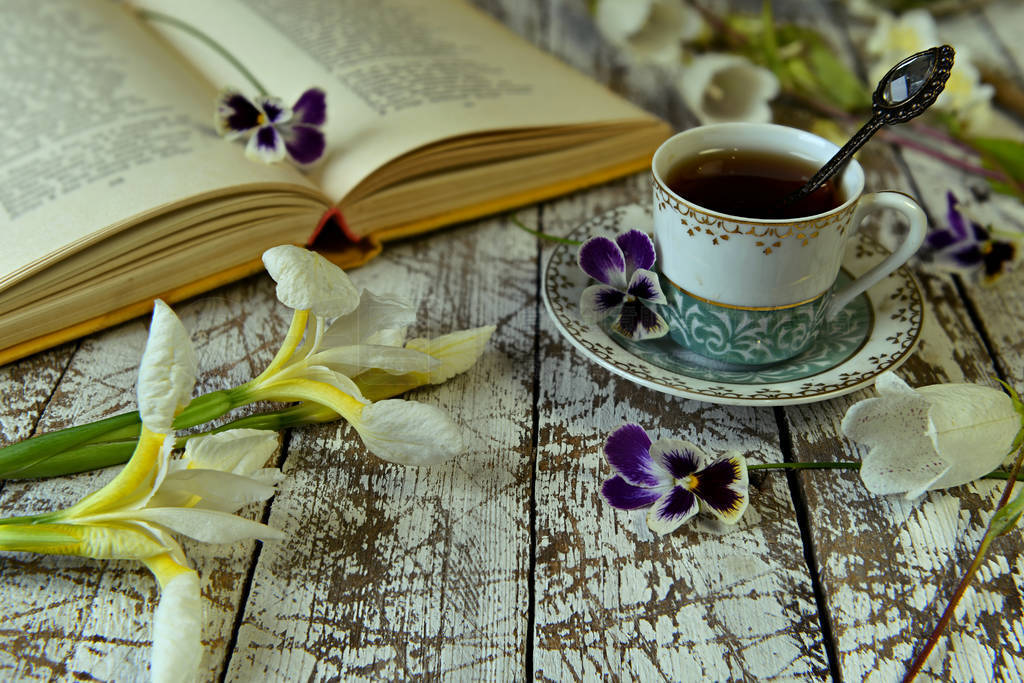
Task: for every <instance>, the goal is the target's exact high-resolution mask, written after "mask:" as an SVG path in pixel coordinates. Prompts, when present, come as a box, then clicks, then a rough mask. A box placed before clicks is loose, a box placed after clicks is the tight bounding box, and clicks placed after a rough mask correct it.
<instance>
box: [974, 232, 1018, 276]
mask: <svg viewBox="0 0 1024 683" xmlns="http://www.w3.org/2000/svg"><path fill="white" fill-rule="evenodd" d="M981 253H982V257H981V262H982V264H984V271H985V277H986V278H987V279H988V280H993V279H995V278H996V277H998V276H999V275H1002V274H1003V271H1004V270H1006V264H1008V263H1012V262H1013V260H1014V259H1015V258H1016V256H1017V247H1016V245H1014V244H1012V243H1010V242H999V241H992V242H988V243H987V244H986V245H985V248H983V249H982V252H981Z"/></svg>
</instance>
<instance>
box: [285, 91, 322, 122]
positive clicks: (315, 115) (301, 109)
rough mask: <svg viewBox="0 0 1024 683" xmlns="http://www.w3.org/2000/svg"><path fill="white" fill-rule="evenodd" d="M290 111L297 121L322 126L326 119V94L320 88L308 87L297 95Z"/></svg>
mask: <svg viewBox="0 0 1024 683" xmlns="http://www.w3.org/2000/svg"><path fill="white" fill-rule="evenodd" d="M292 112H294V114H295V121H296V122H297V123H305V124H308V125H311V126H322V125H324V122H325V121H327V96H326V95H325V94H324V91H323V90H321V89H320V88H310V89H309V90H307V91H306V92H304V93H302V94H301V95H300V96H299V99H298V100H297V101H296V102H295V106H293V107H292Z"/></svg>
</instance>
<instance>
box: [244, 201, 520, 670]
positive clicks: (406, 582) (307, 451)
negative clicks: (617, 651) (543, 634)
mask: <svg viewBox="0 0 1024 683" xmlns="http://www.w3.org/2000/svg"><path fill="white" fill-rule="evenodd" d="M535 258H536V247H535V245H534V242H533V239H532V238H531V237H530V236H529V235H526V234H525V233H523V232H521V231H519V230H517V229H516V228H514V227H513V226H512V225H511V224H510V223H509V222H507V221H504V220H498V219H496V220H491V221H487V222H484V223H482V224H477V225H474V226H469V227H464V228H459V229H454V230H449V231H445V232H443V233H440V234H436V235H434V236H432V237H431V238H430V240H429V241H426V242H424V241H417V242H408V243H404V244H397V245H393V246H392V247H391V248H389V249H388V250H387V251H386V252H385V254H384V255H383V256H381V257H380V258H378V259H377V260H375V261H374V262H372V263H370V264H369V265H367V266H366V267H364V268H362V269H360V270H359V271H357V272H354V273H353V274H352V275H353V278H354V280H355V281H356V282H357V284H359V285H362V286H366V287H367V288H370V289H372V290H374V291H378V292H380V291H385V292H388V291H390V292H393V293H395V294H399V295H401V296H403V297H406V298H408V299H410V300H411V301H414V302H416V304H417V306H418V307H419V311H420V316H419V320H418V322H417V326H416V329H414V330H410V334H412V335H415V336H424V335H429V336H436V335H438V334H442V333H445V332H449V331H452V330H454V329H463V328H468V327H475V326H478V325H485V324H496V325H497V326H498V329H497V332H496V333H495V335H494V338H493V339H492V343H491V345H490V347H489V350H488V351H487V352H486V353H485V354H484V356H483V357H482V358H481V360H480V361H479V362H478V363H477V365H475V366H474V367H473V368H472V369H471V370H470V371H469V372H468V373H466V374H464V375H460V376H458V377H456V378H454V379H452V380H450V381H449V382H447V383H445V384H443V385H440V386H438V387H431V388H429V389H422V390H419V391H417V392H415V395H414V396H411V397H410V398H414V399H416V400H421V401H424V402H427V403H430V404H433V405H438V406H441V407H442V408H444V409H446V410H448V411H449V412H450V413H451V414H452V415H453V416H455V418H456V419H457V420H458V422H459V423H460V424H461V426H462V428H463V434H464V437H465V452H464V453H463V454H462V455H461V456H459V457H457V458H456V459H455V460H453V461H451V462H449V463H445V464H442V465H437V466H434V467H430V468H412V467H401V466H397V465H392V464H389V463H386V462H383V461H381V460H378V459H376V458H375V457H373V456H372V455H368V454H366V452H365V451H364V449H363V447H362V445H361V443H360V441H359V437H358V436H357V435H356V434H355V432H354V431H353V430H351V429H350V428H349V427H347V426H346V425H344V424H338V425H334V424H331V425H325V426H323V427H320V428H318V429H309V430H300V431H296V432H295V433H294V434H293V435H292V438H291V441H290V444H289V453H288V459H287V461H286V463H285V468H284V469H285V473H286V474H287V475H288V480H287V482H286V483H285V485H284V487H283V489H282V490H281V492H280V493H279V494H278V496H277V498H276V499H275V501H274V503H273V508H272V511H271V514H270V518H269V523H270V524H271V525H272V526H275V527H277V528H280V529H283V530H284V531H285V532H286V533H287V534H288V537H289V539H290V540H289V541H288V542H286V543H280V544H274V545H268V546H266V547H264V548H263V549H262V551H261V552H260V554H259V562H258V564H257V565H256V571H255V574H254V576H253V590H252V593H251V596H250V599H249V602H248V604H247V605H246V606H245V613H244V617H243V620H242V623H241V629H240V631H239V634H238V644H237V646H236V651H235V654H234V656H233V657H232V660H231V668H230V670H229V678H231V679H232V680H257V679H264V678H269V679H272V680H284V679H293V678H302V679H306V678H316V679H343V680H371V679H385V680H404V679H410V678H416V677H421V676H423V677H427V678H438V677H444V676H450V677H454V678H466V679H476V680H517V679H518V678H520V677H521V672H522V667H523V660H524V643H525V642H526V625H527V613H528V611H529V603H528V588H527V586H528V558H529V542H530V539H529V488H530V477H531V471H532V467H531V463H532V444H531V429H532V406H533V395H532V383H533V372H534V347H533V337H534V326H535V318H536V315H537V307H536V301H535V296H536V291H535V289H536V288H535V281H534V273H535V266H534V263H535ZM482 264H486V265H482ZM297 557H298V558H302V561H299V562H297V561H295V558H297Z"/></svg>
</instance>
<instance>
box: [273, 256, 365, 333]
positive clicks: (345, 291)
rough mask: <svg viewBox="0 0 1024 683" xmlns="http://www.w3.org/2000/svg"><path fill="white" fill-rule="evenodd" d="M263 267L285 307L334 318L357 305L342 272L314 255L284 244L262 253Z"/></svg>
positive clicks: (345, 276) (356, 299) (356, 293)
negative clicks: (274, 283) (273, 282)
mask: <svg viewBox="0 0 1024 683" xmlns="http://www.w3.org/2000/svg"><path fill="white" fill-rule="evenodd" d="M263 265H264V266H266V268H267V272H268V273H269V274H270V277H272V278H274V281H275V282H277V290H276V291H277V298H278V300H280V301H281V303H283V304H284V305H285V306H288V307H290V308H294V309H296V310H300V311H301V310H307V309H308V310H310V311H311V312H312V313H313V315H316V316H322V317H325V318H336V317H338V316H340V315H345V314H346V313H348V312H350V311H352V310H354V309H355V308H356V306H358V305H359V292H358V290H356V288H355V285H353V284H352V281H351V280H350V279H349V277H348V275H346V274H345V271H343V270H342V269H341V268H339V267H338V266H336V265H334V264H333V263H331V262H330V261H328V260H327V259H325V258H324V257H323V256H321V255H320V254H317V253H316V252H313V251H309V250H308V249H303V248H302V247H296V246H293V245H290V244H283V245H281V246H278V247H274V248H272V249H268V250H267V251H265V252H263Z"/></svg>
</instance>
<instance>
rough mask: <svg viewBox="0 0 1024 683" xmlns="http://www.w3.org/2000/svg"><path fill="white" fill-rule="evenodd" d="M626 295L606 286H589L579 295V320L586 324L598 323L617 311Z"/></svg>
mask: <svg viewBox="0 0 1024 683" xmlns="http://www.w3.org/2000/svg"><path fill="white" fill-rule="evenodd" d="M625 299H626V295H625V294H623V293H622V292H620V291H619V290H617V289H615V288H614V287H609V286H608V285H590V286H589V287H587V288H586V289H584V290H583V293H582V294H580V318H582V319H583V320H584V321H586V322H600V321H601V320H604V318H605V317H606V316H608V315H609V314H610V313H612V312H614V311H616V310H618V307H619V306H621V305H622V302H623V301H624V300H625Z"/></svg>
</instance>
